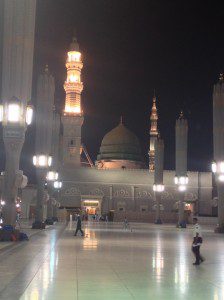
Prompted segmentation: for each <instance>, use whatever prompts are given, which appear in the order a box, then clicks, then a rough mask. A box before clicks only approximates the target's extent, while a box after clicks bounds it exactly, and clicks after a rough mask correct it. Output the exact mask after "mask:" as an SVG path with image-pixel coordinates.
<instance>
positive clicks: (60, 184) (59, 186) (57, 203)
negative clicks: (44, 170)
mask: <svg viewBox="0 0 224 300" xmlns="http://www.w3.org/2000/svg"><path fill="white" fill-rule="evenodd" d="M61 188H62V182H61V181H59V180H57V181H55V182H54V189H55V190H56V193H57V194H56V195H57V196H56V203H55V205H54V206H53V220H54V221H58V216H57V209H58V207H60V203H59V193H60V190H61Z"/></svg>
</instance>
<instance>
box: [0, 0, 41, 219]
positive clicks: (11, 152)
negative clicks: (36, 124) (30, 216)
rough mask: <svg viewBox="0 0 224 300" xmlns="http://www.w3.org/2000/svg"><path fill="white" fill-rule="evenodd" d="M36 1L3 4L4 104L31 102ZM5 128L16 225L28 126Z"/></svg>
mask: <svg viewBox="0 0 224 300" xmlns="http://www.w3.org/2000/svg"><path fill="white" fill-rule="evenodd" d="M35 11H36V0H20V1H17V0H10V1H9V0H5V1H4V3H3V56H2V95H1V98H2V101H3V105H5V104H6V103H8V102H9V101H10V100H12V99H14V98H15V99H18V100H19V101H20V102H21V103H23V105H24V106H26V104H27V102H28V101H30V100H31V88H32V72H33V49H34V28H35ZM22 123H23V122H21V124H19V125H18V126H13V124H12V126H11V125H6V126H4V125H3V140H4V144H5V152H6V166H5V180H4V182H5V185H4V193H3V194H4V198H5V200H6V205H5V208H4V220H5V223H6V224H12V225H13V224H15V219H16V210H15V200H16V197H17V190H18V187H17V185H16V181H17V175H18V173H21V171H19V162H20V154H21V150H22V147H23V143H24V139H25V132H26V125H25V122H24V123H23V124H22Z"/></svg>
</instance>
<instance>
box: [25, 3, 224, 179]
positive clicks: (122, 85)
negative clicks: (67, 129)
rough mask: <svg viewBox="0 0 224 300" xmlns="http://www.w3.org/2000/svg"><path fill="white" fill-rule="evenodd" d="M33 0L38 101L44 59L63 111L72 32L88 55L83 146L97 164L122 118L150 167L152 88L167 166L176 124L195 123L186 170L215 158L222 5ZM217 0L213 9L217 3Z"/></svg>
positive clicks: (223, 48) (28, 150) (222, 65)
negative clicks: (214, 100) (103, 143)
mask: <svg viewBox="0 0 224 300" xmlns="http://www.w3.org/2000/svg"><path fill="white" fill-rule="evenodd" d="M205 3H206V2H205V1H161V0H154V1H150V0H147V1H143V0H135V1H131V0H129V1H128V0H122V1H120V0H39V1H37V18H36V36H35V53H34V78H33V99H34V102H35V88H36V80H37V76H38V74H39V73H40V72H42V70H43V69H44V65H45V64H46V63H47V64H48V65H49V69H50V71H51V72H52V74H53V75H54V77H55V80H56V104H57V108H58V109H61V110H62V107H63V105H64V99H65V94H64V90H63V82H64V80H65V78H66V69H65V60H66V51H67V49H68V47H69V44H70V42H71V38H72V36H73V31H74V28H75V30H76V33H77V38H78V42H79V44H80V49H81V52H82V53H83V58H84V68H83V72H82V80H83V82H84V91H83V93H82V107H83V110H84V115H85V121H84V125H83V129H82V133H83V142H84V144H85V145H86V147H87V149H88V152H89V154H90V156H91V158H92V159H93V160H95V159H96V155H97V153H98V150H99V147H100V143H101V140H102V138H103V136H104V135H105V134H106V133H107V132H108V131H109V130H111V129H112V128H114V127H115V126H116V125H117V124H118V122H119V119H120V115H122V116H123V120H124V123H125V125H126V126H127V127H128V128H129V129H130V130H132V131H133V132H134V133H135V134H136V135H137V136H138V138H139V140H140V143H141V146H142V153H143V155H144V158H145V161H147V151H148V147H149V116H150V110H151V106H152V96H153V90H154V89H155V90H156V95H157V98H158V104H157V107H158V112H159V130H160V132H161V136H162V138H164V140H165V168H166V169H174V168H175V164H174V162H175V153H174V149H175V139H174V133H175V131H174V126H175V120H176V118H177V117H178V115H179V112H180V110H181V109H183V110H184V113H185V116H186V117H187V119H188V121H189V151H188V152H189V153H188V154H189V159H188V169H189V170H202V171H206V170H209V164H210V161H211V160H212V86H213V84H214V83H215V82H216V81H217V80H218V76H219V73H220V72H221V71H222V70H224V38H223V20H224V10H223V9H221V8H220V6H219V5H218V1H217V2H215V1H212V2H211V1H210V3H211V5H208V4H207V5H206V4H205ZM216 4H217V6H216ZM34 132H35V130H34V126H32V128H30V129H28V132H27V140H26V143H25V146H24V151H23V154H22V161H21V168H22V169H23V170H24V172H25V173H26V174H28V175H30V174H32V166H31V157H32V155H33V153H34V147H33V145H34V143H33V139H34Z"/></svg>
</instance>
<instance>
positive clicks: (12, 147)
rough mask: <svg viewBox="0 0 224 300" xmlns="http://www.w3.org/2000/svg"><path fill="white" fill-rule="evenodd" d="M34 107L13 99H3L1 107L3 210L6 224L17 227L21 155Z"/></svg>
mask: <svg viewBox="0 0 224 300" xmlns="http://www.w3.org/2000/svg"><path fill="white" fill-rule="evenodd" d="M32 116H33V107H32V106H31V105H29V104H27V102H26V99H22V100H21V99H18V98H16V97H12V98H11V99H10V100H5V99H3V103H2V104H1V105H0V122H1V123H2V125H3V140H4V145H5V154H6V165H5V172H4V188H3V197H4V199H5V202H6V205H5V206H4V208H3V216H4V224H5V225H12V226H14V225H15V222H16V207H15V204H16V203H15V201H16V198H17V193H18V188H19V182H20V178H21V175H22V176H23V172H22V171H20V170H19V162H20V154H21V150H22V147H23V143H24V140H25V132H26V129H27V125H30V124H31V122H32Z"/></svg>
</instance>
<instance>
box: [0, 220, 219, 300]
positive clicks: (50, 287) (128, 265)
mask: <svg viewBox="0 0 224 300" xmlns="http://www.w3.org/2000/svg"><path fill="white" fill-rule="evenodd" d="M84 229H85V237H81V236H77V237H74V236H73V234H74V224H69V225H68V227H66V229H65V230H64V228H63V226H60V224H59V225H57V226H56V227H54V228H52V229H51V230H48V231H42V232H41V233H40V234H38V235H35V237H33V238H31V240H30V241H29V242H28V243H25V244H23V245H22V246H21V247H17V248H16V249H13V250H12V253H7V255H6V256H4V253H3V254H2V255H1V254H0V299H9V300H14V299H21V300H53V299H54V300H56V299H60V300H61V299H62V300H67V299H69V300H70V299H72V300H73V299H79V300H87V299H91V300H95V299H96V300H112V299H115V300H125V299H128V300H129V299H142V300H143V299H144V300H145V299H161V300H165V299H172V300H173V299H175V300H178V299H184V300H188V299H189V300H192V299H193V300H194V299H195V300H200V299H203V300H206V299H212V300H221V299H223V300H224V236H223V235H219V234H214V233H213V231H212V229H211V228H210V229H209V228H205V229H204V230H203V238H204V244H203V246H202V249H201V252H202V254H203V255H204V256H205V258H206V261H205V262H203V264H201V265H200V266H193V265H192V262H193V256H192V253H191V240H192V233H191V229H190V228H188V229H185V230H184V229H182V230H181V229H176V228H175V227H174V226H171V225H169V226H168V225H161V226H160V225H157V226H156V225H152V224H151V225H149V224H132V231H131V230H129V229H128V230H124V229H123V228H122V224H108V225H107V224H98V223H87V224H85V225H84Z"/></svg>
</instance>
